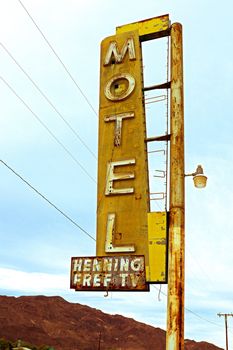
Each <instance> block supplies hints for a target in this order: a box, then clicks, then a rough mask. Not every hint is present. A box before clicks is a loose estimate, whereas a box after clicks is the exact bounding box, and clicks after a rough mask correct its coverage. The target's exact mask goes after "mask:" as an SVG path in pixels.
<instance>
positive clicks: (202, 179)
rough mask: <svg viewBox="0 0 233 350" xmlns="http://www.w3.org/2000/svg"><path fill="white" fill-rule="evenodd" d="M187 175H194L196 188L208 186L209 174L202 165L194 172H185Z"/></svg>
mask: <svg viewBox="0 0 233 350" xmlns="http://www.w3.org/2000/svg"><path fill="white" fill-rule="evenodd" d="M185 176H192V177H193V182H194V186H195V187H196V188H204V187H206V182H207V176H205V175H204V172H203V168H202V166H201V165H198V166H197V169H196V171H195V172H194V173H191V174H185Z"/></svg>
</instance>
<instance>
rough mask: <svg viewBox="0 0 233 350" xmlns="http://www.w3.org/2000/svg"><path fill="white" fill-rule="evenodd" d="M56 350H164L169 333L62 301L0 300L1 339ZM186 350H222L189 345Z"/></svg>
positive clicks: (35, 298)
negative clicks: (18, 340)
mask: <svg viewBox="0 0 233 350" xmlns="http://www.w3.org/2000/svg"><path fill="white" fill-rule="evenodd" d="M3 337H4V338H5V339H8V340H11V341H16V340H17V339H22V340H24V341H27V342H28V343H31V344H34V345H36V346H41V345H42V344H47V345H50V346H52V347H54V348H55V350H99V349H101V350H148V349H150V350H153V349H155V350H164V349H165V331H164V330H162V329H160V328H154V327H152V326H149V325H146V324H144V323H140V322H137V321H135V320H133V319H130V318H126V317H123V316H120V315H108V314H106V313H103V312H102V311H99V310H96V309H94V308H91V307H88V306H85V305H81V304H78V303H69V302H67V301H65V300H64V299H62V298H61V297H57V296H55V297H45V296H22V297H7V296H0V338H3ZM185 350H222V349H220V348H218V347H216V346H214V345H213V344H209V343H207V342H195V341H192V340H186V341H185Z"/></svg>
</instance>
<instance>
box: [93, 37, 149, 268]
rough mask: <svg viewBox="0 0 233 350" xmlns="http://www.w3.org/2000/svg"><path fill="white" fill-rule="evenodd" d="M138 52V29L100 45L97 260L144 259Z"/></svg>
mask: <svg viewBox="0 0 233 350" xmlns="http://www.w3.org/2000/svg"><path fill="white" fill-rule="evenodd" d="M145 128H146V126H145V110H144V99H143V76H142V54H141V44H140V40H139V34H138V30H133V31H130V32H129V31H128V32H126V33H122V34H119V35H115V36H111V37H108V38H106V39H104V40H103V41H102V44H101V62H100V109H99V162H98V200H97V256H104V255H105V256H117V255H121V256H122V255H124V254H126V255H129V254H136V255H144V256H145V264H146V265H148V262H149V259H148V229H147V212H149V211H150V208H149V195H148V193H149V188H148V186H149V185H148V167H147V149H146V142H145V138H146V129H145Z"/></svg>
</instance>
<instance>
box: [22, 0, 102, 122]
mask: <svg viewBox="0 0 233 350" xmlns="http://www.w3.org/2000/svg"><path fill="white" fill-rule="evenodd" d="M18 2H19V3H20V5H21V6H22V7H23V9H24V11H25V12H26V13H27V15H28V17H29V18H30V19H31V21H32V22H33V24H34V25H35V26H36V28H37V29H38V31H39V32H40V34H41V35H42V37H43V39H44V40H45V42H46V43H47V45H48V46H49V47H50V49H51V50H52V52H53V53H54V55H55V56H56V58H57V59H58V61H59V62H60V63H61V65H62V67H63V68H64V69H65V71H66V73H67V74H68V75H69V77H70V79H71V80H72V81H73V83H74V84H75V86H76V88H77V89H78V91H79V92H80V93H81V95H82V96H83V97H84V99H85V101H86V102H87V104H88V105H89V107H90V108H91V109H92V111H93V112H94V113H95V115H96V116H97V113H96V111H95V108H94V107H93V106H92V104H91V103H90V101H89V100H88V98H87V96H86V95H85V94H84V92H83V91H82V89H81V88H80V86H79V85H78V84H77V82H76V81H75V79H74V77H73V76H72V74H71V73H70V71H69V70H68V68H67V67H66V65H65V64H64V62H63V61H62V60H61V58H60V57H59V55H58V54H57V52H56V51H55V49H54V48H53V46H52V44H51V43H50V42H49V40H48V39H47V38H46V36H45V34H44V33H43V32H42V30H41V29H40V27H39V26H38V24H37V23H36V21H35V20H34V18H33V17H32V16H31V14H30V13H29V11H28V10H27V9H26V7H25V6H24V4H23V3H22V1H21V0H18Z"/></svg>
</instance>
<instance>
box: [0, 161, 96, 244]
mask: <svg viewBox="0 0 233 350" xmlns="http://www.w3.org/2000/svg"><path fill="white" fill-rule="evenodd" d="M0 162H1V163H2V164H3V165H5V166H6V167H7V168H8V169H9V170H10V171H11V172H12V173H13V174H15V175H16V176H17V177H18V178H19V179H20V180H22V181H23V182H24V183H25V184H26V185H27V186H29V187H30V188H31V189H32V190H33V191H34V192H36V193H37V194H38V195H39V196H40V197H41V198H43V199H44V200H45V201H46V202H47V203H49V204H50V205H51V206H52V207H53V208H54V209H56V210H57V211H58V212H59V213H60V214H62V215H63V216H64V217H65V218H66V219H67V220H69V221H70V222H71V223H72V224H73V225H75V226H76V227H78V228H79V230H80V231H82V232H83V233H84V234H85V235H87V236H88V237H89V238H91V239H92V240H93V241H96V240H95V238H94V237H93V236H92V235H91V234H90V233H88V232H87V231H86V230H85V229H84V228H82V227H81V226H80V225H79V224H78V223H77V222H76V221H74V220H73V219H71V218H70V217H69V216H68V215H67V214H66V213H65V212H64V211H62V210H61V209H59V208H58V207H57V206H56V205H55V204H53V203H52V202H51V201H50V200H49V199H48V198H47V197H45V196H44V195H43V194H42V193H41V192H39V191H38V190H37V189H36V188H35V187H34V186H32V185H31V184H30V183H29V182H28V181H27V180H25V179H24V178H23V177H22V176H21V175H20V174H18V173H17V172H16V171H15V170H14V169H12V168H11V167H10V166H9V165H8V164H7V163H6V162H4V161H3V160H2V159H0Z"/></svg>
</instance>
